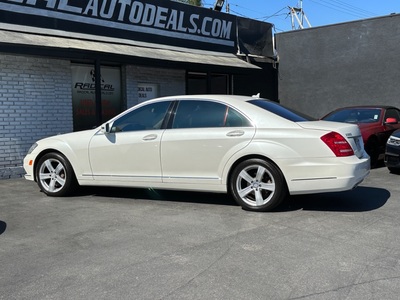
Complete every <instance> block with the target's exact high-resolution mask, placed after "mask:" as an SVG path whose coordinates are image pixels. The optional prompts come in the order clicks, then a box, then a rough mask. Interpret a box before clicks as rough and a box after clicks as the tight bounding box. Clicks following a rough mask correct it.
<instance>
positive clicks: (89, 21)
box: [0, 0, 272, 53]
mask: <svg viewBox="0 0 400 300" xmlns="http://www.w3.org/2000/svg"><path fill="white" fill-rule="evenodd" d="M237 19H238V17H236V16H233V15H229V14H226V13H222V12H217V11H213V10H211V9H207V8H203V7H197V6H192V5H186V4H182V3H179V2H175V1H165V0H164V1H161V0H146V1H144V0H141V1H133V0H1V1H0V22H2V23H11V24H18V25H26V26H33V27H40V28H47V29H55V30H62V31H69V32H76V33H86V34H91V35H95V36H100V38H99V40H101V36H107V37H114V38H122V39H128V40H133V41H143V42H150V43H156V44H164V45H173V46H178V47H186V48H195V49H203V50H212V51H220V52H228V53H236V52H237V32H238V30H237V28H238V27H237V26H238V21H237ZM257 23H260V24H264V25H262V26H266V27H267V28H266V30H265V32H266V33H269V34H270V32H271V31H270V28H271V27H272V25H271V24H269V23H263V22H257ZM242 31H243V30H242ZM271 38H272V37H269V40H271ZM247 43H248V42H247Z"/></svg>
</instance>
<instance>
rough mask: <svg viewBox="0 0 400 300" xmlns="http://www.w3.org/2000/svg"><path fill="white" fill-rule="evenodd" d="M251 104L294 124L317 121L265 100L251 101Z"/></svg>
mask: <svg viewBox="0 0 400 300" xmlns="http://www.w3.org/2000/svg"><path fill="white" fill-rule="evenodd" d="M249 103H251V104H254V105H256V106H258V107H261V108H263V109H265V110H268V111H270V112H272V113H274V114H276V115H278V116H280V117H282V118H285V119H288V120H290V121H293V122H304V121H314V120H315V119H314V118H312V117H310V116H308V115H306V114H303V113H300V112H297V111H295V110H293V109H290V108H287V107H284V106H282V105H280V104H279V103H276V102H272V101H269V100H265V99H257V100H250V101H249Z"/></svg>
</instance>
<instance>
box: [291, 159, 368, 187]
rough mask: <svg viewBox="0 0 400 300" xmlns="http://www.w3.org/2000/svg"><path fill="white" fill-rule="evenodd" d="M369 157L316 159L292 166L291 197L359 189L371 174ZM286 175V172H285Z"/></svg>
mask: <svg viewBox="0 0 400 300" xmlns="http://www.w3.org/2000/svg"><path fill="white" fill-rule="evenodd" d="M370 165H371V163H370V159H369V157H368V156H367V157H364V158H361V159H359V158H357V157H356V156H351V157H345V158H339V159H338V158H329V159H315V160H313V161H309V162H306V163H302V164H294V165H291V166H290V168H291V169H292V170H291V172H288V173H287V174H295V176H292V177H291V178H287V177H286V182H287V184H288V189H289V193H290V194H291V195H298V194H313V193H326V192H340V191H347V190H351V189H353V188H355V187H357V186H358V185H359V184H360V183H361V182H362V181H363V180H364V179H365V178H366V177H367V176H368V174H369V173H370ZM284 173H285V172H284Z"/></svg>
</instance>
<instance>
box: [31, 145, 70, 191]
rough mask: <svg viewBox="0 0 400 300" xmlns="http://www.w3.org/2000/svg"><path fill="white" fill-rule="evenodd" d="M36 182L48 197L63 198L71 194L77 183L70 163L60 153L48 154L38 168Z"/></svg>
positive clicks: (41, 160)
mask: <svg viewBox="0 0 400 300" xmlns="http://www.w3.org/2000/svg"><path fill="white" fill-rule="evenodd" d="M36 181H37V183H38V185H39V188H40V189H41V190H42V191H43V192H44V193H45V194H46V195H48V196H53V197H61V196H66V195H68V194H71V193H72V192H73V191H74V190H75V188H76V186H77V181H76V178H75V174H74V171H73V169H72V166H71V164H70V163H69V161H68V160H67V159H66V158H65V157H64V156H63V155H61V154H59V153H55V152H54V153H47V154H45V155H44V156H43V157H42V158H41V159H40V160H39V162H38V164H37V167H36Z"/></svg>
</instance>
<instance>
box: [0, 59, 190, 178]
mask: <svg viewBox="0 0 400 300" xmlns="http://www.w3.org/2000/svg"><path fill="white" fill-rule="evenodd" d="M123 71H124V72H123V73H124V75H123V77H124V78H123V79H122V82H123V85H125V89H126V97H127V100H126V102H127V107H128V108H129V107H132V106H133V105H135V104H137V103H138V91H137V87H138V83H150V84H157V85H158V88H159V96H168V95H178V94H184V93H185V70H169V69H158V68H147V67H137V66H129V65H128V66H125V67H124V68H123ZM71 131H73V116H72V74H71V63H70V61H68V60H59V59H47V58H36V57H24V56H15V55H2V54H0V132H1V134H0V179H5V178H14V177H21V176H22V175H23V174H24V173H25V172H24V170H23V167H22V160H23V158H24V156H25V154H26V152H27V151H28V149H29V147H30V146H31V145H32V144H33V143H34V142H35V141H37V140H39V139H41V138H44V137H47V136H51V135H56V134H58V133H65V132H71Z"/></svg>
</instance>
